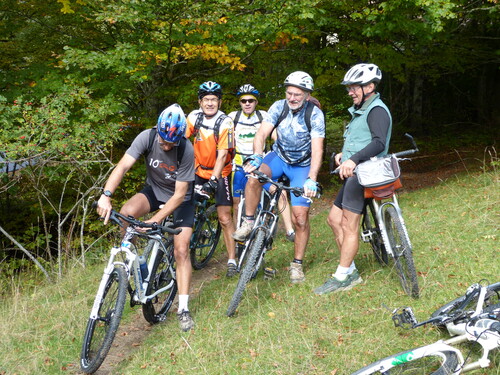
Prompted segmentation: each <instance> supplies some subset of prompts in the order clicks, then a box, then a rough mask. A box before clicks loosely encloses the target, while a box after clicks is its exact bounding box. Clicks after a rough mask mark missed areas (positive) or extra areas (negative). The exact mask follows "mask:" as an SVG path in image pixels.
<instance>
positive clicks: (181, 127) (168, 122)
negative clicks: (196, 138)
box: [157, 104, 187, 144]
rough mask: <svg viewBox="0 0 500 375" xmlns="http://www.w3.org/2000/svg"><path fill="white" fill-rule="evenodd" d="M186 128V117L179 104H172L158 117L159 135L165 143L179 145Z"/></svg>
mask: <svg viewBox="0 0 500 375" xmlns="http://www.w3.org/2000/svg"><path fill="white" fill-rule="evenodd" d="M186 127H187V123H186V116H185V115H184V111H183V110H182V108H181V106H180V105H179V104H172V105H171V106H170V107H168V108H166V109H164V110H163V112H162V113H161V115H160V117H158V124H157V128H158V134H159V135H160V137H161V138H162V139H163V140H164V141H165V142H170V143H175V144H179V142H180V140H181V138H182V137H184V134H185V133H186Z"/></svg>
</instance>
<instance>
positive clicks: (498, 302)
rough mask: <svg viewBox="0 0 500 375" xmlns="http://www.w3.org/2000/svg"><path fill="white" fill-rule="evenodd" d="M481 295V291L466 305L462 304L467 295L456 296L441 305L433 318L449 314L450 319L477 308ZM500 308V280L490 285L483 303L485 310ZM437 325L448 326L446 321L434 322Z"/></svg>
mask: <svg viewBox="0 0 500 375" xmlns="http://www.w3.org/2000/svg"><path fill="white" fill-rule="evenodd" d="M478 297H479V293H478V294H476V295H475V296H474V298H472V299H471V300H470V301H469V302H467V303H466V304H465V306H461V305H462V304H463V302H464V301H465V298H466V296H465V295H463V296H460V297H458V298H455V299H454V300H453V301H450V302H448V303H447V304H445V305H443V306H441V307H440V308H438V309H437V310H436V311H434V312H433V313H432V314H431V318H435V317H437V316H441V315H447V316H449V317H450V319H453V317H456V316H458V315H461V313H462V312H463V311H472V310H475V309H476V306H477V299H478ZM498 308H500V282H497V283H494V284H491V285H488V287H487V292H486V296H485V299H484V304H483V311H484V312H492V311H493V310H495V309H498ZM434 325H436V326H441V327H444V326H446V321H443V322H437V323H434Z"/></svg>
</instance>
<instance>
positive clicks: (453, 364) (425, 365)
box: [351, 350, 460, 375]
mask: <svg viewBox="0 0 500 375" xmlns="http://www.w3.org/2000/svg"><path fill="white" fill-rule="evenodd" d="M459 363H460V361H459V359H458V356H457V354H456V353H455V352H452V351H437V352H432V353H424V355H422V356H413V350H407V351H404V352H401V353H398V354H396V355H392V356H389V357H386V358H384V359H381V360H379V361H376V362H373V363H372V364H370V365H368V366H366V367H363V368H362V369H360V370H358V371H356V372H353V373H352V374H351V375H370V374H383V375H399V374H401V375H402V374H407V375H451V374H454V373H455V369H456V368H457V366H458V364H459Z"/></svg>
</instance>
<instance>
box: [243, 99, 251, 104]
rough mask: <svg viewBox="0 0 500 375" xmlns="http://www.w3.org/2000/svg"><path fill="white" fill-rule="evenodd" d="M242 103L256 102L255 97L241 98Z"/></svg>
mask: <svg viewBox="0 0 500 375" xmlns="http://www.w3.org/2000/svg"><path fill="white" fill-rule="evenodd" d="M240 103H243V104H247V103H250V104H252V103H255V99H241V100H240Z"/></svg>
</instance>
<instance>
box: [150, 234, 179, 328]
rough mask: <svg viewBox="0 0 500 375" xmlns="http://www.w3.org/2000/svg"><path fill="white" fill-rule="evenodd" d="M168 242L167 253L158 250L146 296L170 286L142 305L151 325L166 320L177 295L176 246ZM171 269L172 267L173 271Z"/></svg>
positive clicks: (171, 241) (170, 240) (170, 241)
mask: <svg viewBox="0 0 500 375" xmlns="http://www.w3.org/2000/svg"><path fill="white" fill-rule="evenodd" d="M167 241H168V242H167V243H166V244H165V248H166V253H164V252H163V251H161V250H158V253H157V255H156V259H155V262H154V264H153V268H152V269H151V276H150V277H149V283H148V287H147V288H146V294H147V295H151V294H154V293H155V292H156V291H157V290H160V289H161V288H164V287H168V286H169V288H168V289H166V290H165V291H163V292H162V293H160V294H158V295H156V296H155V297H153V298H152V299H150V300H148V301H147V302H146V303H145V304H144V305H142V314H143V315H144V319H146V320H147V321H148V322H149V323H151V324H156V323H159V322H161V321H163V320H165V317H166V314H167V312H168V310H170V307H171V306H172V303H173V302H174V298H175V296H176V294H177V281H176V280H175V274H174V272H173V262H174V244H173V240H172V239H171V238H169V239H168V240H167ZM170 267H172V270H171V269H170Z"/></svg>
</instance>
